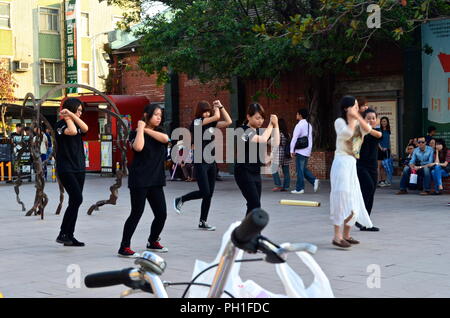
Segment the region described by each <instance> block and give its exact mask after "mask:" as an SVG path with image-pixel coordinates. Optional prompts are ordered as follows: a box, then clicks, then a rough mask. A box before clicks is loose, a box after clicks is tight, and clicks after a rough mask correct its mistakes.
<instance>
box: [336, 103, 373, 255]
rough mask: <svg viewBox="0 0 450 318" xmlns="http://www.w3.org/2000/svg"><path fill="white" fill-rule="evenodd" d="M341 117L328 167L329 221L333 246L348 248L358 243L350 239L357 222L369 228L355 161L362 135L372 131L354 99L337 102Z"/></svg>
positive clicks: (370, 224) (358, 154) (369, 223)
mask: <svg viewBox="0 0 450 318" xmlns="http://www.w3.org/2000/svg"><path fill="white" fill-rule="evenodd" d="M340 108H341V112H342V114H341V117H340V118H338V119H336V121H335V122H334V128H335V130H336V135H337V138H336V151H335V156H334V160H333V164H332V166H331V178H330V181H331V192H330V218H331V220H332V221H333V224H334V238H333V240H332V244H333V245H335V246H338V247H342V248H349V247H351V246H352V245H354V244H359V241H357V240H356V239H354V238H352V237H351V236H350V230H351V227H352V226H353V225H354V224H355V223H356V222H358V223H359V224H361V225H362V226H365V227H368V228H370V227H372V226H373V224H372V221H371V220H370V217H369V214H368V213H367V210H366V207H365V204H364V200H363V196H362V193H361V188H360V185H359V180H358V174H357V170H356V160H357V159H359V157H360V149H361V145H362V143H363V138H364V136H365V135H367V134H368V133H370V132H371V131H372V127H370V126H369V125H368V124H367V123H366V121H365V120H364V119H363V118H362V117H361V115H360V114H359V110H358V102H357V101H356V99H355V97H353V96H344V97H343V98H342V99H341V102H340Z"/></svg>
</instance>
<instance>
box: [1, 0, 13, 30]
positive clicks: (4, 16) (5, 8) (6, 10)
mask: <svg viewBox="0 0 450 318" xmlns="http://www.w3.org/2000/svg"><path fill="white" fill-rule="evenodd" d="M1 27H3V28H10V27H11V5H10V4H9V3H0V28H1Z"/></svg>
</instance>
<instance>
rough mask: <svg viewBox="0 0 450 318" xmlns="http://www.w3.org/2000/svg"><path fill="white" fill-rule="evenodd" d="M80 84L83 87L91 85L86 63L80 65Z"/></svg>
mask: <svg viewBox="0 0 450 318" xmlns="http://www.w3.org/2000/svg"><path fill="white" fill-rule="evenodd" d="M81 83H82V84H85V85H90V83H91V81H90V73H89V64H88V63H81Z"/></svg>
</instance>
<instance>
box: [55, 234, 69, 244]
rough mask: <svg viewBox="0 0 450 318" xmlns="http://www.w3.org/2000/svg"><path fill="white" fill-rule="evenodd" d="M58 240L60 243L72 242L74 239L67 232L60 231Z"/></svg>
mask: <svg viewBox="0 0 450 318" xmlns="http://www.w3.org/2000/svg"><path fill="white" fill-rule="evenodd" d="M56 242H57V243H60V244H64V245H66V244H69V245H71V244H72V240H71V239H70V237H69V236H68V235H67V234H61V233H59V235H58V237H57V238H56Z"/></svg>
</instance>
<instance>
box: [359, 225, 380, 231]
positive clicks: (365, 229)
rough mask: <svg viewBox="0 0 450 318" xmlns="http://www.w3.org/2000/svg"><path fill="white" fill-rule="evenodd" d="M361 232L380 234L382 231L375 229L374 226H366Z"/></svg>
mask: <svg viewBox="0 0 450 318" xmlns="http://www.w3.org/2000/svg"><path fill="white" fill-rule="evenodd" d="M359 230H360V231H367V232H379V231H380V229H379V228H377V227H375V226H372V227H365V226H363V227H362V228H360V229H359Z"/></svg>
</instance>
